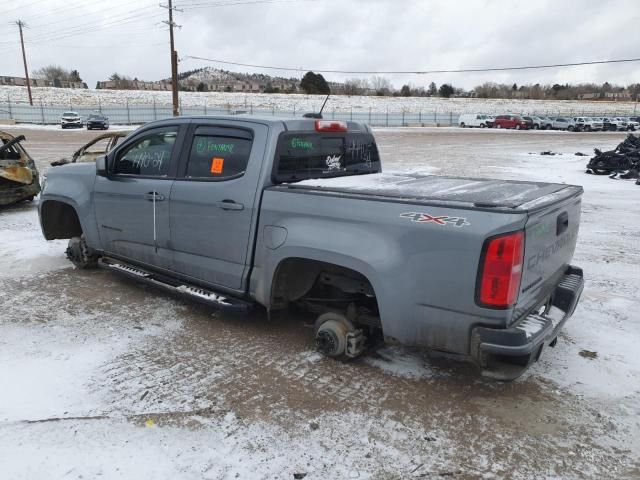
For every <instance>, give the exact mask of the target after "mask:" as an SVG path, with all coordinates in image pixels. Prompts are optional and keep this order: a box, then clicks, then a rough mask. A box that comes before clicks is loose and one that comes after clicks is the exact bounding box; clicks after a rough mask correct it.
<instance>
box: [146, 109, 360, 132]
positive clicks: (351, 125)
mask: <svg viewBox="0 0 640 480" xmlns="http://www.w3.org/2000/svg"><path fill="white" fill-rule="evenodd" d="M193 120H196V121H202V122H205V121H211V120H223V121H229V122H254V123H260V124H263V125H268V126H282V125H284V126H285V128H286V129H287V130H310V131H315V122H316V120H317V119H315V118H303V117H284V118H279V117H272V116H269V115H250V114H244V113H242V114H236V115H185V116H180V117H174V118H166V119H162V120H155V121H153V122H149V123H146V124H145V125H144V126H145V127H148V126H161V125H170V124H175V123H176V122H178V123H189V122H191V121H193ZM322 120H330V121H331V120H335V121H345V120H338V119H331V118H324V119H322ZM346 123H347V129H348V130H351V131H370V129H369V127H367V126H366V125H365V124H363V123H359V122H352V121H346Z"/></svg>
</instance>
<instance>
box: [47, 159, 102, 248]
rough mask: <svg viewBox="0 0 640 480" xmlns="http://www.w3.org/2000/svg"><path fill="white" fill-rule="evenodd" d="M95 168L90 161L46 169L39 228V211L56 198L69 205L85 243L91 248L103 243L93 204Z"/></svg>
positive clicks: (98, 246)
mask: <svg viewBox="0 0 640 480" xmlns="http://www.w3.org/2000/svg"><path fill="white" fill-rule="evenodd" d="M95 168H96V167H95V165H94V164H91V163H87V164H80V163H74V164H69V165H63V166H59V167H53V168H51V169H49V171H48V172H47V178H46V182H45V185H44V188H43V190H42V193H41V194H40V202H39V205H38V215H39V218H40V226H41V228H42V226H43V223H42V219H43V217H42V215H43V212H42V210H43V206H44V205H45V204H46V202H48V201H57V202H62V203H66V204H68V205H70V206H71V207H73V208H74V210H75V211H76V213H77V215H78V220H79V221H80V225H81V227H82V232H83V233H84V235H85V237H86V239H87V244H88V245H89V246H90V247H91V248H93V249H96V250H101V249H102V245H101V244H100V236H99V235H98V228H97V224H96V220H95V213H94V206H93V185H94V182H95ZM43 232H44V230H43Z"/></svg>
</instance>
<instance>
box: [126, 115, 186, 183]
mask: <svg viewBox="0 0 640 480" xmlns="http://www.w3.org/2000/svg"><path fill="white" fill-rule="evenodd" d="M177 135H178V129H177V127H171V128H166V129H162V130H161V131H155V132H150V133H148V134H147V135H143V136H142V137H140V138H138V139H137V140H136V141H135V142H133V143H132V144H131V145H129V146H128V147H127V148H126V149H125V150H123V151H122V152H120V153H119V155H118V157H117V158H116V162H115V165H114V167H113V173H115V174H126V175H140V176H152V177H163V176H166V175H167V174H168V173H169V163H170V162H171V153H172V151H173V145H174V144H175V142H176V137H177Z"/></svg>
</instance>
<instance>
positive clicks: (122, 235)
mask: <svg viewBox="0 0 640 480" xmlns="http://www.w3.org/2000/svg"><path fill="white" fill-rule="evenodd" d="M177 133H178V127H177V126H172V127H162V128H157V129H152V130H148V131H146V132H142V133H140V134H138V135H137V136H136V137H134V138H133V139H132V140H131V142H129V143H128V144H127V145H124V146H123V148H122V149H120V150H119V151H118V152H117V153H116V155H115V158H114V161H113V164H112V165H110V167H109V174H108V175H107V176H106V177H100V176H99V177H97V178H96V184H95V188H94V192H95V208H96V220H97V223H98V230H99V232H100V239H101V243H102V246H103V249H104V250H105V252H106V253H107V254H109V253H111V254H113V255H115V256H120V257H125V258H127V259H131V260H133V261H135V262H138V263H143V264H147V265H151V266H156V267H160V268H171V258H172V255H171V251H170V249H169V241H170V235H169V197H170V195H171V185H172V184H173V181H174V180H173V177H174V175H173V173H172V168H171V167H172V157H174V156H176V152H175V151H174V150H175V149H174V145H175V143H176V139H177ZM174 163H175V162H174Z"/></svg>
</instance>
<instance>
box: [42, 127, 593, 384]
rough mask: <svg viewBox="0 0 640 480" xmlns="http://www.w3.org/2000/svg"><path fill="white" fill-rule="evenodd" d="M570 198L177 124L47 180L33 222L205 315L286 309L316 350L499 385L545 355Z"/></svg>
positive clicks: (301, 141)
mask: <svg viewBox="0 0 640 480" xmlns="http://www.w3.org/2000/svg"><path fill="white" fill-rule="evenodd" d="M581 196H582V188H581V187H577V186H570V185H559V184H550V183H535V182H526V181H504V180H486V179H475V178H455V177H442V176H431V175H417V174H391V173H382V171H381V164H380V158H379V155H378V149H377V147H376V143H375V140H374V137H373V135H372V133H371V130H370V129H369V127H368V126H365V125H361V124H358V123H354V122H340V121H329V120H313V119H294V120H278V119H274V118H268V119H261V118H255V117H248V116H247V117H243V116H231V117H179V118H175V119H170V120H162V121H157V122H152V123H149V124H147V125H145V126H143V127H141V128H140V129H138V130H137V131H135V132H134V133H133V134H131V135H129V136H128V137H127V138H126V139H125V140H124V141H123V142H122V143H121V144H120V145H118V146H117V147H116V148H115V149H114V150H112V151H111V152H109V153H108V154H107V155H106V156H103V157H98V159H97V160H96V163H95V165H94V164H88V163H77V164H68V165H64V166H62V167H56V168H54V169H50V170H49V173H48V175H47V180H46V184H45V185H44V189H43V192H42V196H41V199H40V204H39V213H40V222H41V227H42V232H43V234H44V236H45V238H46V239H48V240H52V239H56V238H65V239H67V238H68V239H70V240H69V247H68V249H67V255H68V257H69V259H70V260H71V261H72V262H73V263H74V264H75V265H76V266H78V267H80V268H87V267H92V266H101V267H104V268H107V269H110V270H113V271H117V272H120V273H122V274H125V275H128V276H130V277H132V278H135V279H137V280H140V281H142V282H146V283H151V284H153V285H156V286H158V287H162V288H165V289H168V290H170V291H172V292H175V293H178V294H182V295H186V296H188V297H190V298H192V299H195V300H198V301H202V302H205V303H209V304H213V305H216V306H217V307H218V308H225V309H233V310H238V309H239V310H243V309H246V308H249V307H251V306H253V305H262V306H263V307H264V308H265V309H266V311H267V312H269V314H271V313H272V312H274V311H276V310H280V309H286V308H288V307H290V306H296V307H302V308H304V309H305V311H308V312H311V313H312V314H313V315H314V316H317V320H316V321H315V341H316V347H317V349H318V350H319V351H320V352H322V353H324V354H326V355H329V356H332V357H340V358H349V357H356V356H358V355H359V354H361V353H362V352H363V350H365V349H366V348H367V347H368V346H370V345H372V344H377V343H379V342H383V341H384V342H390V343H391V342H393V343H395V342H398V343H401V344H405V345H413V346H421V347H426V348H428V349H430V350H431V351H434V352H441V353H445V354H448V355H451V356H453V357H454V358H459V359H463V360H470V361H472V362H473V363H474V364H476V365H478V366H479V367H480V370H481V372H482V373H483V374H484V375H487V376H491V377H493V378H497V379H503V380H509V379H514V378H516V377H517V376H519V375H520V374H522V372H524V371H525V370H526V369H527V368H528V367H529V366H530V365H531V364H532V363H533V362H534V361H536V360H537V359H538V357H539V356H540V354H541V352H542V350H543V348H544V347H545V346H547V345H551V346H553V345H555V343H556V341H557V336H558V332H559V330H560V328H561V327H562V325H563V324H564V322H565V321H566V320H567V319H568V318H569V317H570V316H571V315H572V313H573V311H574V309H575V306H576V304H577V302H578V299H579V297H580V294H581V292H582V288H583V276H582V270H581V269H579V268H576V267H574V266H571V264H570V262H571V259H572V256H573V252H574V248H575V244H576V239H577V235H578V226H579V222H580V203H581ZM283 348H285V346H284V345H283Z"/></svg>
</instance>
